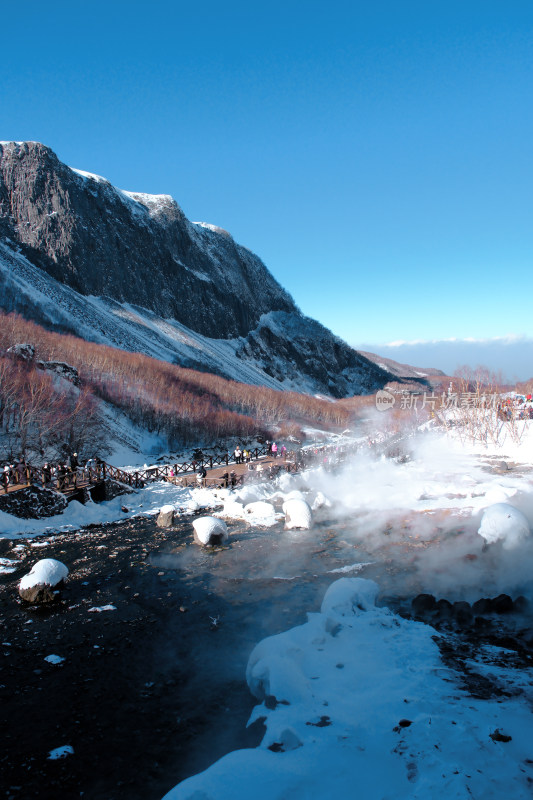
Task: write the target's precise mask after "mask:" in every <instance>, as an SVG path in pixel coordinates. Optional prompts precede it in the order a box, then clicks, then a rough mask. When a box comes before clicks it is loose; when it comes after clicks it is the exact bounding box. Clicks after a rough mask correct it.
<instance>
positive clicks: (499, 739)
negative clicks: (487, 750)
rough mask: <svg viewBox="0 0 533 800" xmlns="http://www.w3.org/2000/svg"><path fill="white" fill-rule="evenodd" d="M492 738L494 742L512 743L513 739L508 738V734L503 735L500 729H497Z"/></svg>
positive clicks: (491, 735)
mask: <svg viewBox="0 0 533 800" xmlns="http://www.w3.org/2000/svg"><path fill="white" fill-rule="evenodd" d="M490 738H491V739H492V741H493V742H511V741H512V739H513V737H512V736H507V734H505V733H502V732H501V731H500V729H499V728H496V730H495V731H494V733H491V734H490Z"/></svg>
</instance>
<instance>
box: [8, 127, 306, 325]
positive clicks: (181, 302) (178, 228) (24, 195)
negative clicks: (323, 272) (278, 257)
mask: <svg viewBox="0 0 533 800" xmlns="http://www.w3.org/2000/svg"><path fill="white" fill-rule="evenodd" d="M0 217H1V219H2V233H3V234H4V236H8V237H9V238H10V239H11V240H12V241H15V242H17V243H18V244H19V245H20V246H21V248H22V250H23V252H24V254H25V255H26V256H27V257H28V258H29V260H30V261H32V262H33V263H35V264H37V265H38V266H39V267H40V268H41V269H43V270H44V271H46V272H47V273H48V274H49V275H50V276H52V277H53V278H55V279H56V280H58V281H59V282H60V283H63V284H66V285H67V286H70V287H71V288H72V289H75V290H76V291H77V292H79V293H80V294H83V295H96V296H108V297H111V298H113V299H114V300H116V301H118V302H129V303H135V304H138V305H142V306H144V307H145V308H147V309H149V310H150V311H154V312H155V313H156V314H158V315H159V316H161V317H166V318H174V319H177V320H179V321H180V322H182V323H184V324H185V325H187V327H189V328H192V330H195V331H198V332H200V333H203V334H204V335H207V336H213V337H223V338H226V337H230V336H239V335H241V336H242V335H244V334H246V333H247V332H248V331H249V330H250V329H251V328H253V327H254V325H255V324H257V322H258V321H259V318H260V316H261V314H263V313H266V312H268V311H272V310H283V311H293V312H294V311H296V307H295V305H294V302H293V301H292V299H291V297H290V296H289V295H288V294H287V292H285V291H284V290H283V289H282V287H281V286H279V284H278V283H277V282H276V281H275V280H274V278H273V277H272V275H270V273H269V272H268V270H267V269H266V267H265V266H264V264H263V263H262V262H261V260H260V259H259V258H257V256H254V255H253V254H252V253H250V251H249V250H246V248H244V247H240V246H239V245H238V244H236V243H235V242H234V240H233V239H232V237H231V236H230V235H229V234H227V233H226V232H220V231H219V229H213V228H212V227H208V226H202V225H195V224H193V223H190V222H189V221H188V220H187V218H186V217H185V215H184V214H183V212H182V210H181V209H180V207H179V206H178V204H177V203H176V202H175V200H173V199H172V198H171V197H169V196H167V195H159V196H154V195H143V194H134V193H129V192H122V191H120V190H118V189H115V188H114V187H113V186H112V185H111V184H110V183H109V182H108V181H106V180H105V179H104V178H100V177H98V176H93V175H89V174H88V173H82V172H79V171H76V170H73V169H70V168H69V167H67V166H66V165H65V164H62V163H61V162H60V161H59V159H58V158H57V156H56V155H55V154H54V153H53V152H52V150H50V149H49V148H48V147H45V146H44V145H42V144H39V143H37V142H23V143H20V144H17V143H14V142H10V143H4V144H2V145H0Z"/></svg>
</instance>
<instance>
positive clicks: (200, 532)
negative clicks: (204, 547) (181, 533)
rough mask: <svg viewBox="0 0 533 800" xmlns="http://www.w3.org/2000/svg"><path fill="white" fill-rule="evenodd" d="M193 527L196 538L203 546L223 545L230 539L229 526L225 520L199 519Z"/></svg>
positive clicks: (213, 518)
mask: <svg viewBox="0 0 533 800" xmlns="http://www.w3.org/2000/svg"><path fill="white" fill-rule="evenodd" d="M192 526H193V528H194V534H195V537H196V539H197V540H198V541H199V542H200V543H201V544H222V542H225V541H226V539H228V538H229V534H228V526H227V525H226V523H225V522H224V520H223V519H217V518H216V517H198V519H195V520H194V522H193V524H192Z"/></svg>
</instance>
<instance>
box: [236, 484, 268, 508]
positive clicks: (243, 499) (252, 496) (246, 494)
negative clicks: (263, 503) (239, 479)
mask: <svg viewBox="0 0 533 800" xmlns="http://www.w3.org/2000/svg"><path fill="white" fill-rule="evenodd" d="M262 497H263V494H262V491H261V489H260V488H259V486H243V488H242V489H239V491H238V492H237V493H236V495H235V498H236V499H237V500H238V502H239V503H242V504H243V505H247V503H253V502H254V501H255V500H261V498H262Z"/></svg>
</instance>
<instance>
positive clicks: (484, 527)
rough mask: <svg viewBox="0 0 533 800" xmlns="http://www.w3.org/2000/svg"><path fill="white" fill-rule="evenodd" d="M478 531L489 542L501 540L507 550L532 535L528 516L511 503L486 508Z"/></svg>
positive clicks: (496, 504)
mask: <svg viewBox="0 0 533 800" xmlns="http://www.w3.org/2000/svg"><path fill="white" fill-rule="evenodd" d="M478 533H479V535H480V536H482V537H483V538H484V539H485V541H486V542H487V544H493V543H494V542H498V541H501V542H502V545H503V547H505V549H506V550H510V549H512V548H513V547H516V546H517V545H519V544H520V543H521V542H523V541H525V540H526V539H527V538H528V537H529V536H530V535H531V531H530V528H529V522H528V521H527V518H526V516H525V515H524V514H523V513H522V512H521V511H519V510H518V509H517V508H515V507H514V506H511V505H509V503H495V504H494V505H492V506H489V507H488V508H486V509H485V511H484V512H483V516H482V518H481V525H480V526H479V530H478Z"/></svg>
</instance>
